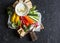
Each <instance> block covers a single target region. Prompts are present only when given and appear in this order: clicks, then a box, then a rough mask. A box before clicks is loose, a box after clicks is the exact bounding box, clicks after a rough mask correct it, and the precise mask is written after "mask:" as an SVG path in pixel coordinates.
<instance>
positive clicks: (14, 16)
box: [11, 13, 16, 23]
mask: <svg viewBox="0 0 60 43" xmlns="http://www.w3.org/2000/svg"><path fill="white" fill-rule="evenodd" d="M15 18H16V13H14V14H13V15H12V17H11V22H12V23H15Z"/></svg>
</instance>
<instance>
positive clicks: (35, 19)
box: [29, 16, 38, 21]
mask: <svg viewBox="0 0 60 43" xmlns="http://www.w3.org/2000/svg"><path fill="white" fill-rule="evenodd" d="M29 17H30V18H31V19H33V20H35V21H38V19H36V18H34V17H33V16H29Z"/></svg>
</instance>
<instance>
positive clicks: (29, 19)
mask: <svg viewBox="0 0 60 43" xmlns="http://www.w3.org/2000/svg"><path fill="white" fill-rule="evenodd" d="M24 18H25V19H26V20H27V21H28V23H29V24H33V23H35V21H34V20H33V19H31V18H30V17H29V16H24Z"/></svg>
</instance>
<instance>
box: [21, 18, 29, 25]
mask: <svg viewBox="0 0 60 43" xmlns="http://www.w3.org/2000/svg"><path fill="white" fill-rule="evenodd" d="M22 22H23V24H24V25H26V26H29V22H28V21H27V20H26V19H25V18H24V17H22Z"/></svg>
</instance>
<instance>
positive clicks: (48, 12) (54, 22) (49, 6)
mask: <svg viewBox="0 0 60 43" xmlns="http://www.w3.org/2000/svg"><path fill="white" fill-rule="evenodd" d="M14 1H15V0H0V43H60V0H31V1H32V2H33V5H37V9H38V10H39V11H40V12H41V13H42V17H43V18H42V22H43V24H44V27H45V29H44V30H42V31H41V32H40V33H37V36H38V40H37V41H35V42H32V41H31V40H30V38H29V37H28V36H26V37H24V38H23V39H20V38H19V37H18V36H17V35H16V31H15V30H11V29H9V28H8V27H7V18H8V16H7V13H6V8H7V7H8V6H9V5H11V4H12V3H13V2H14Z"/></svg>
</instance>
